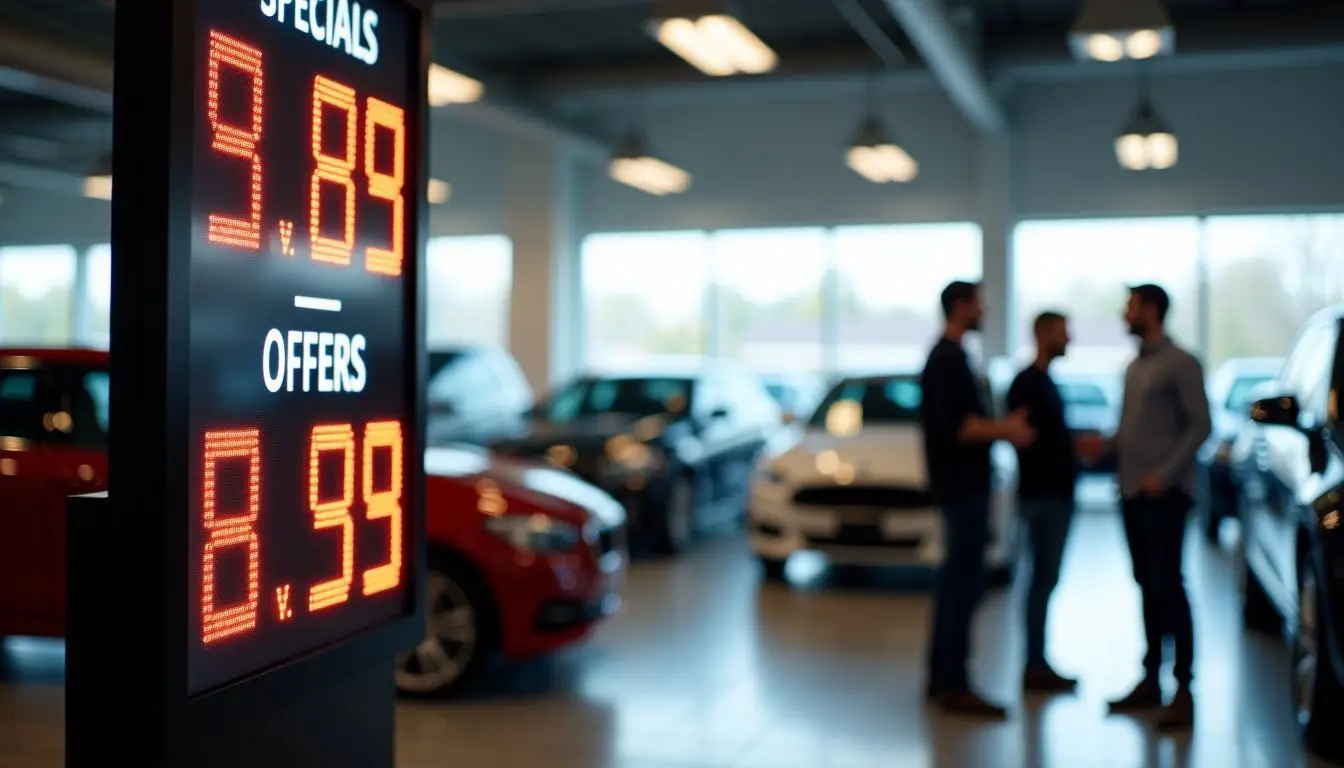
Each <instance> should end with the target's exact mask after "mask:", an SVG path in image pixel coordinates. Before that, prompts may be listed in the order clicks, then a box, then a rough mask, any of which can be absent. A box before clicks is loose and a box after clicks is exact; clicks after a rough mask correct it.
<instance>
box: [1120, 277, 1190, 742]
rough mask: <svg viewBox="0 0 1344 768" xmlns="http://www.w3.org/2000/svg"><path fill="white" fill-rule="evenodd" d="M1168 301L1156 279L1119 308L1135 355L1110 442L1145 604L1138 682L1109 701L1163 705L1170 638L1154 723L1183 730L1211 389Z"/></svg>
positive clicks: (1128, 707) (1124, 705)
mask: <svg viewBox="0 0 1344 768" xmlns="http://www.w3.org/2000/svg"><path fill="white" fill-rule="evenodd" d="M1170 306H1171V301H1170V299H1169V298H1168V296H1167V292H1166V291H1165V290H1163V289H1162V288H1161V287H1160V286H1157V285H1137V286H1134V287H1133V288H1130V291H1129V303H1128V304H1127V305H1126V307H1125V322H1126V323H1128V324H1129V332H1130V333H1131V334H1133V335H1134V336H1136V337H1137V338H1138V340H1139V355H1138V357H1137V358H1135V359H1134V361H1133V362H1132V363H1130V365H1129V368H1128V370H1126V371H1125V396H1124V405H1123V407H1122V411H1121V415H1120V428H1119V430H1118V431H1117V433H1116V435H1115V438H1114V440H1113V441H1112V443H1111V447H1112V448H1113V449H1114V451H1115V455H1116V460H1117V463H1118V469H1117V473H1118V479H1119V482H1120V495H1121V498H1122V509H1123V517H1124V523H1125V538H1126V539H1127V540H1128V542H1129V552H1130V558H1131V560H1132V561H1133V564H1134V580H1135V581H1136V582H1137V583H1138V585H1139V591H1140V593H1141V595H1142V601H1143V625H1144V635H1145V637H1146V639H1147V645H1148V649H1147V653H1146V654H1145V656H1144V660H1143V668H1144V672H1145V674H1144V677H1143V680H1142V681H1140V682H1139V684H1138V685H1137V686H1135V688H1134V690H1133V691H1132V692H1131V693H1130V694H1129V695H1127V696H1125V697H1124V698H1122V699H1119V700H1118V701H1114V702H1112V703H1111V711H1112V712H1124V711H1134V710H1142V709H1155V708H1157V707H1160V706H1162V689H1161V687H1160V685H1159V682H1158V681H1159V675H1158V670H1159V669H1160V667H1161V666H1162V642H1163V640H1164V639H1165V638H1167V637H1171V638H1172V639H1173V641H1174V644H1175V650H1176V659H1175V667H1174V670H1173V672H1174V675H1175V678H1176V683H1177V685H1178V686H1179V687H1178V689H1177V691H1176V695H1175V696H1173V697H1172V699H1171V701H1170V702H1169V703H1168V704H1167V706H1166V707H1165V708H1163V710H1162V713H1161V717H1160V718H1159V720H1158V725H1159V727H1164V728H1173V729H1184V728H1189V727H1190V726H1191V725H1192V724H1193V723H1194V713H1195V707H1194V699H1193V697H1192V696H1191V694H1190V681H1191V678H1192V676H1193V675H1192V672H1193V666H1194V652H1195V641H1194V631H1193V626H1192V621H1191V618H1190V601H1189V599H1188V597H1187V595H1186V591H1185V581H1184V578H1183V576H1182V574H1181V550H1182V545H1183V544H1184V541H1185V523H1186V516H1187V513H1188V512H1189V510H1190V507H1191V503H1192V498H1193V497H1194V493H1195V454H1196V453H1197V452H1198V451H1199V447H1200V445H1202V444H1203V443H1204V441H1205V439H1207V438H1208V436H1209V430H1210V415H1209V401H1208V395H1207V394H1206V392H1205V389H1204V370H1203V367H1202V366H1201V365H1200V363H1199V360H1197V359H1195V357H1194V356H1193V355H1191V354H1190V353H1189V352H1186V351H1185V350H1183V349H1181V348H1180V347H1178V346H1176V345H1175V344H1174V343H1173V342H1172V341H1171V339H1170V338H1168V337H1167V334H1166V330H1165V328H1164V322H1165V321H1166V317H1167V310H1168V309H1169V308H1170Z"/></svg>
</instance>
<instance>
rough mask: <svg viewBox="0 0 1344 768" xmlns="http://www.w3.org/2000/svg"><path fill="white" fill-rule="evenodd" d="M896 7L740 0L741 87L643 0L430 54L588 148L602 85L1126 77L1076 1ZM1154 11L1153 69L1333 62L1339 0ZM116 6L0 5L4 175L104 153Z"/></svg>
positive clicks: (491, 114) (981, 0)
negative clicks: (774, 57) (588, 116)
mask: <svg viewBox="0 0 1344 768" xmlns="http://www.w3.org/2000/svg"><path fill="white" fill-rule="evenodd" d="M904 1H905V0H737V2H735V3H734V8H735V13H736V14H737V15H738V17H739V18H740V19H741V20H742V21H743V22H744V23H745V24H746V25H747V26H748V27H749V28H750V29H751V30H752V31H753V32H755V33H756V34H757V35H758V36H759V37H760V38H761V39H762V40H764V41H765V42H766V43H767V44H768V45H770V46H771V47H772V48H773V49H774V50H775V51H776V52H777V53H778V54H779V58H780V64H779V66H778V68H777V69H776V70H775V71H774V72H772V73H770V74H769V75H764V76H760V77H753V78H748V79H747V80H746V83H747V84H744V81H743V80H742V79H740V78H708V77H705V76H703V75H701V74H700V73H699V72H697V71H695V70H694V69H693V68H691V67H690V66H688V65H687V64H685V63H684V62H682V61H681V60H680V59H677V58H676V57H675V56H673V55H672V54H671V53H669V52H668V51H666V50H665V49H664V48H662V47H661V46H660V45H658V44H657V43H656V42H655V41H654V40H652V39H651V38H650V37H649V35H648V33H647V31H646V21H647V19H648V17H649V14H650V12H651V9H652V7H653V3H652V1H651V0H436V2H435V3H434V6H435V20H436V25H435V32H434V45H435V58H436V60H438V61H440V62H441V63H444V64H446V65H448V66H450V67H453V68H455V69H459V70H461V71H463V72H466V73H468V74H472V75H473V76H476V77H478V78H480V79H482V80H483V81H485V82H486V85H487V102H488V103H487V104H485V105H482V106H473V107H472V108H470V109H464V110H461V114H463V115H464V116H467V117H475V118H480V119H483V120H486V121H490V122H491V123H492V124H494V125H499V124H504V125H513V126H521V127H524V128H526V129H529V130H534V131H541V132H552V133H553V134H554V135H559V136H563V137H564V138H567V139H572V140H575V141H578V142H580V143H584V142H586V143H587V144H588V145H589V147H590V148H592V149H594V150H595V151H598V150H601V148H602V146H603V142H604V141H605V138H604V137H601V136H600V135H595V134H594V130H595V129H594V127H593V126H592V125H591V124H589V125H585V126H582V127H576V126H575V125H574V124H573V123H568V124H567V123H566V121H565V120H564V119H562V118H561V116H562V115H569V116H570V117H571V119H573V115H574V114H576V113H575V112H574V111H573V110H572V106H573V104H576V103H577V104H582V103H584V102H585V100H586V99H587V100H590V101H591V100H592V99H595V98H601V97H602V95H603V94H607V95H613V94H622V95H623V94H628V93H630V92H646V91H657V90H659V89H683V90H684V89H713V88H718V87H723V86H724V85H725V84H728V83H731V82H732V81H736V86H738V87H755V84H756V83H760V84H762V85H764V84H767V83H769V84H771V85H772V87H780V88H788V87H791V86H792V85H793V84H795V83H798V82H801V81H803V80H807V79H809V78H814V79H815V78H842V77H849V78H855V79H857V78H859V77H865V76H869V75H870V74H871V73H874V72H878V71H883V70H888V71H898V72H911V71H914V72H918V71H922V70H925V69H929V70H931V71H932V72H933V74H934V76H935V78H937V79H939V82H941V83H942V84H943V85H944V86H945V87H947V88H948V89H949V92H950V94H951V95H952V97H953V100H954V101H955V102H958V103H959V105H961V106H962V107H963V109H967V110H969V109H970V107H968V106H967V105H968V104H970V103H971V102H977V101H979V102H985V101H986V100H988V99H989V98H990V97H988V96H987V94H988V93H989V90H988V89H987V88H985V87H984V86H985V83H977V82H970V83H960V84H959V83H956V82H951V81H949V80H948V79H947V78H944V77H940V75H941V74H942V73H943V72H942V69H943V67H944V66H945V65H946V63H947V62H946V59H945V58H943V57H945V56H947V55H954V56H961V57H962V58H963V59H964V60H965V61H966V62H972V66H971V67H970V68H969V69H968V70H967V71H969V72H970V73H971V79H972V80H975V79H980V80H984V81H985V82H988V81H989V80H992V79H996V78H999V77H1003V76H1005V74H1015V75H1020V76H1022V77H1027V76H1034V77H1045V76H1055V77H1064V76H1104V75H1105V73H1108V72H1109V73H1114V72H1117V71H1123V70H1122V69H1120V68H1117V67H1114V66H1108V65H1082V64H1077V63H1075V62H1073V61H1072V60H1071V59H1070V58H1069V55H1068V50H1067V47H1066V38H1065V33H1066V31H1067V28H1068V26H1069V25H1070V23H1071V22H1072V20H1073V18H1074V16H1075V15H1076V14H1077V12H1078V9H1079V7H1080V5H1081V0H944V4H945V7H946V11H947V12H946V14H945V16H946V18H947V20H948V21H949V22H950V23H951V25H952V27H953V28H955V31H956V32H957V37H958V38H960V39H959V40H957V41H955V47H960V48H962V49H964V50H960V51H952V52H950V53H949V52H948V51H947V50H944V49H945V48H946V47H947V46H946V45H944V46H942V48H937V49H930V48H929V47H927V45H926V44H921V40H920V39H917V38H913V37H912V36H910V35H907V34H906V33H905V31H904V29H903V27H902V24H901V23H900V21H898V17H897V15H896V14H895V13H894V12H893V7H895V6H897V5H898V4H900V3H902V2H904ZM1165 4H1166V6H1167V8H1168V9H1169V11H1170V12H1171V14H1172V16H1173V18H1174V20H1175V24H1176V28H1177V55H1176V56H1174V57H1171V58H1170V59H1168V60H1166V61H1164V62H1162V66H1177V65H1180V64H1182V63H1190V62H1198V61H1204V62H1205V64H1204V66H1206V67H1220V68H1237V67H1242V68H1245V67H1248V66H1251V67H1254V66H1273V65H1274V64H1275V62H1276V61H1277V62H1279V63H1290V62H1291V61H1292V60H1293V57H1294V56H1295V55H1300V54H1301V52H1304V51H1305V52H1310V53H1314V54H1315V55H1316V56H1317V60H1319V58H1320V54H1321V52H1322V51H1326V52H1328V53H1329V55H1330V56H1333V57H1335V60H1341V61H1344V2H1340V1H1339V0H1165ZM113 6H114V0H0V184H3V185H7V186H20V187H22V186H44V187H48V188H54V187H60V188H61V189H62V190H68V189H71V186H70V179H72V178H77V175H80V174H83V173H85V172H87V171H89V170H90V169H91V168H94V167H96V166H97V165H98V164H100V163H102V162H104V161H105V159H106V157H107V154H108V152H109V151H110V144H111V131H110V113H111V96H110V91H111V83H112V72H111V70H112V65H111V60H112V59H111V57H112V21H113V13H114V11H113ZM923 42H925V43H927V41H923ZM962 79H963V80H965V79H966V77H965V75H964V73H963V78H962ZM958 88H964V89H965V90H964V91H963V92H958V90H957V89H958ZM981 107H982V108H984V109H989V110H991V111H992V110H993V105H985V104H983V103H982V104H981ZM968 114H970V113H969V112H968ZM991 122H992V121H991ZM51 172H55V173H56V174H58V175H55V176H53V175H51ZM44 174H46V175H44ZM59 174H66V176H67V177H68V178H64V179H62V178H61V177H60V176H59Z"/></svg>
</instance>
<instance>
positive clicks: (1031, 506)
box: [1021, 497, 1073, 670]
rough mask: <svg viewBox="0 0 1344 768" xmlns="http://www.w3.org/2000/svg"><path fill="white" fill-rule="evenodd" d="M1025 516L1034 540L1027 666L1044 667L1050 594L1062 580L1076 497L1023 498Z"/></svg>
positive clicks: (1029, 539)
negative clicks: (1065, 544) (1062, 569)
mask: <svg viewBox="0 0 1344 768" xmlns="http://www.w3.org/2000/svg"><path fill="white" fill-rule="evenodd" d="M1021 511H1022V520H1023V522H1025V523H1026V524H1027V537H1028V541H1030V543H1031V586H1030V588H1029V589H1028V590H1027V669H1028V670H1044V669H1049V668H1050V665H1049V663H1048V662H1046V660H1045V625H1046V617H1047V613H1048V611H1049V607H1050V595H1051V594H1052V593H1053V592H1054V591H1055V585H1056V584H1058V583H1059V568H1060V564H1061V563H1062V562H1063V560H1064V542H1065V541H1066V540H1067V539H1068V537H1069V525H1070V523H1072V521H1073V499H1072V498H1070V497H1056V498H1051V497H1043V498H1033V499H1022V502H1021Z"/></svg>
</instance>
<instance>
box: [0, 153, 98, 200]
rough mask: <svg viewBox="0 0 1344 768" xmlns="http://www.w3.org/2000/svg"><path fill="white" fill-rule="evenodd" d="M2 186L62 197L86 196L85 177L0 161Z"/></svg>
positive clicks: (0, 181) (25, 164)
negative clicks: (38, 191) (51, 193)
mask: <svg viewBox="0 0 1344 768" xmlns="http://www.w3.org/2000/svg"><path fill="white" fill-rule="evenodd" d="M0 184H4V185H6V186H11V187H18V188H21V189H37V190H43V191H46V192H55V193H57V194H61V195H72V196H80V195H83V194H84V177H83V176H80V175H79V174H75V173H70V172H68V171H56V170H52V169H50V168H42V167H40V166H36V165H29V164H27V163H18V162H13V161H9V160H0Z"/></svg>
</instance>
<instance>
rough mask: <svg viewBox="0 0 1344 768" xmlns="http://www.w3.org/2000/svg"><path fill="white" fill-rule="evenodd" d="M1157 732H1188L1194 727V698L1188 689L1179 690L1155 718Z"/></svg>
mask: <svg viewBox="0 0 1344 768" xmlns="http://www.w3.org/2000/svg"><path fill="white" fill-rule="evenodd" d="M1156 725H1157V729H1158V730H1159V731H1188V730H1190V729H1191V728H1192V727H1194V725H1195V697H1194V696H1192V695H1191V694H1190V689H1189V688H1184V687H1182V688H1180V689H1179V690H1177V691H1176V695H1175V696H1173V697H1171V702H1170V703H1169V704H1167V706H1165V707H1163V708H1162V712H1161V713H1160V714H1159V715H1158V716H1157V723H1156Z"/></svg>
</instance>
